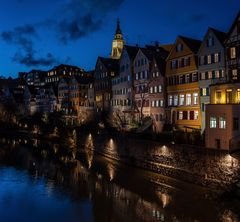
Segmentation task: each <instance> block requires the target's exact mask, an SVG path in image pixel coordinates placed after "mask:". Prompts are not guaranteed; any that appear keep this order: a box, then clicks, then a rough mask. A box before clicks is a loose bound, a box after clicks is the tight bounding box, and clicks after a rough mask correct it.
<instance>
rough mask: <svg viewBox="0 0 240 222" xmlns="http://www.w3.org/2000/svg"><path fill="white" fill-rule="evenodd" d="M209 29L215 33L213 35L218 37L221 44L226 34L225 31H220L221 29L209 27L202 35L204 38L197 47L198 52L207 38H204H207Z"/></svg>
mask: <svg viewBox="0 0 240 222" xmlns="http://www.w3.org/2000/svg"><path fill="white" fill-rule="evenodd" d="M210 31H211V32H212V33H213V34H214V35H215V37H216V38H217V39H218V41H219V42H220V44H221V45H222V46H223V44H224V41H225V39H226V35H227V34H226V33H225V32H222V31H219V30H217V29H214V28H211V27H209V28H208V30H207V32H206V34H205V35H204V38H203V41H202V44H201V46H200V47H199V50H198V53H200V52H201V50H202V48H203V47H204V46H205V45H204V43H205V41H206V40H207V39H206V38H207V36H208V34H209V32H210Z"/></svg>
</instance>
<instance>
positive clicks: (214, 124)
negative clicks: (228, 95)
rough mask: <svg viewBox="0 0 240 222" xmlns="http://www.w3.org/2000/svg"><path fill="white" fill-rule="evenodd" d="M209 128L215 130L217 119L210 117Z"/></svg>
mask: <svg viewBox="0 0 240 222" xmlns="http://www.w3.org/2000/svg"><path fill="white" fill-rule="evenodd" d="M210 128H217V118H216V117H210Z"/></svg>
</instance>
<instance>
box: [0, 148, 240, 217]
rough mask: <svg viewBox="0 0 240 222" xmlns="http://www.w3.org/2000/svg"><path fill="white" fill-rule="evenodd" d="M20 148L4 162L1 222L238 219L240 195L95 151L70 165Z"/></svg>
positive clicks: (0, 174)
mask: <svg viewBox="0 0 240 222" xmlns="http://www.w3.org/2000/svg"><path fill="white" fill-rule="evenodd" d="M18 153H19V152H18ZM20 153H21V158H17V161H16V159H14V161H13V160H11V161H2V164H1V165H0V221H1V222H15V221H16V222H28V221H29V222H35V221H36V222H43V221H44V222H48V221H49V222H50V221H51V222H52V221H59V222H65V221H66V222H75V221H76V222H77V221H81V222H85V221H86V222H92V221H94V222H95V221H96V222H98V221H99V222H144V221H148V222H154V221H171V222H172V221H176V222H177V221H178V222H181V221H183V222H188V221H189V222H190V221H193V222H198V221H204V222H208V221H209V222H215V221H224V222H237V221H239V216H240V204H239V203H240V200H238V199H235V198H234V199H228V198H222V197H216V196H215V195H213V193H214V192H213V191H211V190H208V189H206V188H202V187H198V186H196V185H192V184H188V183H184V182H181V181H178V180H175V179H172V178H169V177H164V176H161V175H159V174H155V173H151V172H147V171H144V170H141V169H136V168H133V167H128V166H124V165H122V164H120V163H117V162H115V161H112V160H109V159H106V158H104V157H101V156H99V155H97V154H94V152H92V151H88V152H81V153H80V154H79V156H78V160H77V161H76V162H75V164H74V166H71V167H69V166H67V167H62V166H59V165H58V164H56V163H54V162H52V161H49V160H46V159H42V158H41V159H38V158H35V157H34V155H33V154H32V153H31V152H29V151H28V148H26V147H23V148H21V152H20Z"/></svg>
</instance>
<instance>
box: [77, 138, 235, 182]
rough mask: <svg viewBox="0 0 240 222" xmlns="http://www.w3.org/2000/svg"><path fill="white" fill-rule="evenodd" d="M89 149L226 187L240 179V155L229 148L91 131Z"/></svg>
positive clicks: (86, 140) (84, 139)
mask: <svg viewBox="0 0 240 222" xmlns="http://www.w3.org/2000/svg"><path fill="white" fill-rule="evenodd" d="M81 140H82V141H85V143H84V145H85V147H86V149H94V150H95V151H96V152H98V153H101V154H102V155H105V156H107V157H109V158H112V159H116V160H120V161H123V162H126V163H127V164H131V165H134V166H137V167H141V168H144V169H147V170H151V171H154V172H158V173H160V174H162V175H166V176H171V177H174V178H178V179H181V180H184V181H187V182H191V183H196V184H201V185H205V186H213V187H215V186H216V185H217V186H218V187H219V186H220V187H226V186H228V185H230V184H232V183H234V182H236V181H238V180H239V176H240V162H239V159H238V158H236V157H234V156H231V155H229V154H228V153H227V152H226V151H218V150H208V149H204V148H198V147H190V146H187V145H186V146H179V145H171V146H169V145H163V144H160V143H158V142H153V141H145V140H136V139H131V138H128V137H126V136H124V135H118V136H114V137H113V136H112V137H111V136H110V135H94V136H93V135H90V134H89V135H87V136H83V135H82V138H81Z"/></svg>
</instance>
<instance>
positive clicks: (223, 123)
mask: <svg viewBox="0 0 240 222" xmlns="http://www.w3.org/2000/svg"><path fill="white" fill-rule="evenodd" d="M219 128H220V129H226V119H225V117H220V118H219Z"/></svg>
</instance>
